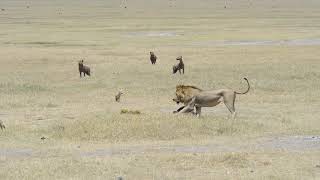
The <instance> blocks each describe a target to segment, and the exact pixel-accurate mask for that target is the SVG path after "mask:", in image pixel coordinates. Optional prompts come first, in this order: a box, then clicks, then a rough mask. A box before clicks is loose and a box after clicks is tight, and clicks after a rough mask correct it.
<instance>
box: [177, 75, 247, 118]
mask: <svg viewBox="0 0 320 180" xmlns="http://www.w3.org/2000/svg"><path fill="white" fill-rule="evenodd" d="M244 80H246V82H247V84H248V89H247V90H246V91H245V92H237V91H234V90H231V89H219V90H209V91H204V90H202V89H199V88H197V87H195V86H184V85H178V86H177V87H176V98H174V99H173V101H175V102H176V103H177V104H179V103H180V102H181V103H184V106H183V107H181V108H179V109H178V110H177V111H175V112H174V113H188V112H193V110H194V107H195V108H196V115H197V116H200V115H201V108H202V107H214V106H216V105H218V104H220V102H221V101H223V102H224V104H225V105H226V107H227V108H228V110H229V111H230V113H231V115H232V118H235V115H236V111H235V108H234V102H235V100H236V94H246V93H248V92H249V90H250V84H249V81H248V79H247V78H244Z"/></svg>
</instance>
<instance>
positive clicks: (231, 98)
mask: <svg viewBox="0 0 320 180" xmlns="http://www.w3.org/2000/svg"><path fill="white" fill-rule="evenodd" d="M235 99H236V95H235V94H228V95H224V97H223V102H224V104H225V105H226V107H227V108H228V110H229V111H230V113H231V116H232V119H234V118H235V116H236V109H235V107H234V102H235Z"/></svg>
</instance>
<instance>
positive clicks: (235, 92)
mask: <svg viewBox="0 0 320 180" xmlns="http://www.w3.org/2000/svg"><path fill="white" fill-rule="evenodd" d="M243 79H244V80H246V82H247V84H248V89H247V90H246V91H245V92H237V91H234V92H235V93H236V94H247V93H248V92H249V90H250V83H249V81H248V79H247V78H243Z"/></svg>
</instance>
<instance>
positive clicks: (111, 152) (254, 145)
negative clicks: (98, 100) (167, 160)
mask: <svg viewBox="0 0 320 180" xmlns="http://www.w3.org/2000/svg"><path fill="white" fill-rule="evenodd" d="M306 150H307V151H308V150H309V151H312V150H320V136H286V137H272V138H270V137H268V138H260V139H258V140H256V141H254V142H249V143H243V144H228V145H226V144H221V143H209V144H206V145H166V146H164V145H151V146H150V145H139V146H127V147H113V148H100V149H96V150H93V151H84V150H81V147H78V148H75V149H73V150H72V154H73V155H75V156H81V157H82V156H84V157H104V156H116V155H138V154H145V153H218V152H238V153H239V152H264V151H286V152H299V151H306ZM40 154H41V155H44V154H46V152H42V151H37V150H33V149H1V150H0V157H5V158H19V157H20V158H22V157H38V156H39V155H40ZM58 156H59V155H58Z"/></svg>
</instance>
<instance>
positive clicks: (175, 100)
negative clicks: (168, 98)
mask: <svg viewBox="0 0 320 180" xmlns="http://www.w3.org/2000/svg"><path fill="white" fill-rule="evenodd" d="M172 100H173V101H174V102H176V103H177V104H179V103H180V101H179V100H177V99H172Z"/></svg>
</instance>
